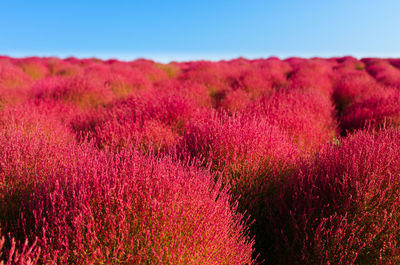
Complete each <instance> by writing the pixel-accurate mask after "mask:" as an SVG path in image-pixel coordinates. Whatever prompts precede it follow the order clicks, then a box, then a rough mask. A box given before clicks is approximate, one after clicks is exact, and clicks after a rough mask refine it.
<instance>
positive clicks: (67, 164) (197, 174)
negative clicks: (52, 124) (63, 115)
mask: <svg viewBox="0 0 400 265" xmlns="http://www.w3.org/2000/svg"><path fill="white" fill-rule="evenodd" d="M10 129H11V127H10ZM51 139H52V138H49V137H48V136H46V134H43V133H42V131H41V129H40V126H39V127H38V128H36V129H35V130H31V131H26V130H25V128H20V127H19V126H17V125H16V126H15V127H12V130H8V129H7V130H6V129H4V128H2V130H1V133H0V150H1V156H0V165H1V169H2V170H1V174H0V191H1V192H0V196H1V197H0V198H1V200H0V207H1V211H0V226H1V227H2V233H3V234H4V235H7V237H6V238H5V239H6V241H5V242H4V241H3V239H2V237H1V236H0V250H1V251H2V256H1V257H0V260H5V261H8V260H10V261H20V262H24V261H29V259H31V261H32V264H36V262H35V261H37V260H38V264H42V263H45V264H48V263H51V264H54V263H57V264H99V263H103V264H121V263H123V264H147V263H151V264H227V265H228V264H252V263H253V262H252V259H251V254H252V245H253V242H252V241H250V240H249V238H248V236H247V232H246V231H247V230H246V228H245V224H244V221H243V219H242V215H239V214H236V207H237V206H236V203H235V202H233V201H232V198H231V195H230V193H229V191H228V187H226V186H225V187H224V188H223V187H222V186H221V182H220V181H217V182H216V183H215V182H214V179H215V177H214V176H212V175H210V174H209V173H208V171H207V170H198V169H196V167H195V166H194V165H191V164H185V165H183V164H179V163H175V162H174V160H173V159H172V158H168V157H164V158H151V157H144V156H141V155H140V154H139V153H138V152H136V151H133V150H130V151H127V152H125V151H122V152H120V153H119V154H118V155H112V154H110V153H106V152H102V153H101V152H98V151H96V149H95V148H93V147H92V146H91V145H90V144H81V145H75V144H73V143H67V142H65V143H64V142H62V141H61V142H54V141H52V140H51ZM232 203H233V204H232ZM13 237H14V238H15V240H16V242H17V243H16V244H15V243H13V240H14V239H12V238H13ZM26 238H27V239H28V240H29V243H28V244H25V245H24V244H23V242H24V241H25V239H26ZM35 239H37V241H36V242H35V243H34V241H35ZM15 247H16V249H17V250H18V253H17V254H15V255H14V256H12V255H13V253H15V251H14V249H15ZM39 248H40V249H39Z"/></svg>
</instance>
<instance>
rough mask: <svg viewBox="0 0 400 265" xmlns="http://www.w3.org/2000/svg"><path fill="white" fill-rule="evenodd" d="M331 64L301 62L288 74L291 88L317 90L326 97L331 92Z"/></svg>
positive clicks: (325, 62) (315, 60)
mask: <svg viewBox="0 0 400 265" xmlns="http://www.w3.org/2000/svg"><path fill="white" fill-rule="evenodd" d="M333 66H334V64H333V63H330V62H327V61H323V60H318V59H312V60H308V61H304V62H301V63H299V64H298V65H297V67H294V70H293V71H292V72H291V73H290V74H289V80H290V83H291V87H292V88H300V89H301V88H303V89H304V88H305V89H310V88H311V89H312V90H318V91H319V92H320V93H322V94H323V95H325V96H326V97H330V95H331V94H332V92H333V89H332V88H333V83H332V78H333V72H332V67H333Z"/></svg>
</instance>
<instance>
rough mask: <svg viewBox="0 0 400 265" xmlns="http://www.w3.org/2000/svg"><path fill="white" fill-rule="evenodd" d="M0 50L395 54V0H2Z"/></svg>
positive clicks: (128, 54)
mask: <svg viewBox="0 0 400 265" xmlns="http://www.w3.org/2000/svg"><path fill="white" fill-rule="evenodd" d="M0 54H2V55H10V56H17V57H21V56H31V55H38V56H59V57H67V56H76V57H93V56H95V57H99V58H119V59H124V60H129V59H135V58H137V57H145V58H149V59H153V60H157V61H163V62H167V61H170V60H191V59H201V58H202V59H212V60H217V59H230V58H234V57H239V56H244V57H248V58H256V57H269V56H273V55H275V56H279V57H281V58H285V57H289V56H302V57H310V56H322V57H327V56H340V55H353V56H357V57H363V56H381V57H400V1H399V0H380V1H378V0H346V1H345V0H336V1H335V0H319V1H317V0H308V1H307V0H304V1H296V0H293V1H289V0H276V1H272V0H263V1H261V0H259V1H258V0H242V1H239V0H230V1H228V0H227V1H218V0H202V1H190V0H186V1H168V0H164V1H162V0H159V1H156V0H142V1H134V0H131V1H118V0H115V1H111V0H110V1H102V0H96V1H94V0H87V1H84V0H81V1H75V0H70V1H33V0H29V1H28V0H26V1H21V0H12V1H11V0H8V1H6V0H0Z"/></svg>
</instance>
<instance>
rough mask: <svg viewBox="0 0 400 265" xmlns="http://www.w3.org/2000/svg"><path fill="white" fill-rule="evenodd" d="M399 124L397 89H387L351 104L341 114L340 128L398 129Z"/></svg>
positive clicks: (399, 103)
mask: <svg viewBox="0 0 400 265" xmlns="http://www.w3.org/2000/svg"><path fill="white" fill-rule="evenodd" d="M399 124H400V93H399V91H398V90H397V89H390V90H389V89H387V90H385V91H383V92H381V93H376V94H374V95H372V96H370V97H369V98H367V99H365V100H363V101H361V102H358V103H355V104H353V105H352V106H351V107H349V108H348V109H346V110H345V111H344V112H343V116H342V118H341V125H342V128H343V129H345V130H350V131H351V130H355V129H362V128H364V127H365V126H371V127H373V128H378V127H381V126H394V127H398V125H399Z"/></svg>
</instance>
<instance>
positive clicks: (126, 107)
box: [72, 90, 195, 150]
mask: <svg viewBox="0 0 400 265" xmlns="http://www.w3.org/2000/svg"><path fill="white" fill-rule="evenodd" d="M194 111H195V104H194V103H193V102H192V101H191V100H189V99H187V98H185V97H182V96H179V95H176V94H173V93H171V92H167V91H164V92H163V91H157V90H153V91H149V92H146V93H143V94H142V95H135V96H131V97H128V98H126V99H124V100H117V101H114V102H112V103H111V104H110V105H109V106H108V107H107V108H100V109H97V110H95V111H92V112H89V113H88V114H86V115H80V116H77V118H76V119H75V120H74V121H73V122H72V127H73V129H74V130H75V131H76V132H77V134H78V136H81V135H82V134H83V135H85V134H88V136H89V137H90V138H92V139H94V140H95V141H96V143H97V145H98V146H99V147H100V148H106V149H109V148H111V149H112V150H120V149H121V148H124V147H125V146H129V145H132V144H134V145H136V146H137V147H138V148H144V149H147V150H157V149H161V150H166V149H169V148H170V147H173V146H174V145H175V144H176V143H177V141H178V139H179V138H180V136H181V135H182V133H183V130H184V126H185V122H186V121H187V119H188V118H189V117H190V116H191V115H192V113H193V112H194Z"/></svg>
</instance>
